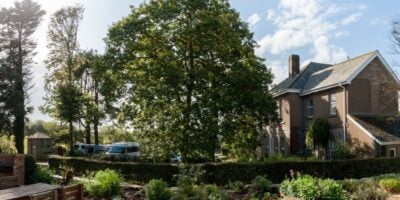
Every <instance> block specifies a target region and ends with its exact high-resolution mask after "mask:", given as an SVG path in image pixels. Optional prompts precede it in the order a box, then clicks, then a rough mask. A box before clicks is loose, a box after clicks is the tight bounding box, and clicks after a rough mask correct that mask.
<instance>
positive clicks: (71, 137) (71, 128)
mask: <svg viewBox="0 0 400 200" xmlns="http://www.w3.org/2000/svg"><path fill="white" fill-rule="evenodd" d="M69 150H70V151H71V152H73V151H74V126H73V125H72V121H71V120H70V121H69Z"/></svg>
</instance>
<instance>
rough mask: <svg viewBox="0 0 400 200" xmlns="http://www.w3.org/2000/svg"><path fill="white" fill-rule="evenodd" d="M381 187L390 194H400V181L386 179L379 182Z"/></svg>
mask: <svg viewBox="0 0 400 200" xmlns="http://www.w3.org/2000/svg"><path fill="white" fill-rule="evenodd" d="M379 186H381V187H382V188H383V189H385V190H386V191H388V192H390V193H400V179H394V178H385V179H382V180H380V181H379Z"/></svg>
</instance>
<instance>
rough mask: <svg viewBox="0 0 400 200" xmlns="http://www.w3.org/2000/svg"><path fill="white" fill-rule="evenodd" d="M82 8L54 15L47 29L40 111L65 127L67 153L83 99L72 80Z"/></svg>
mask: <svg viewBox="0 0 400 200" xmlns="http://www.w3.org/2000/svg"><path fill="white" fill-rule="evenodd" d="M83 12H84V8H83V7H82V6H80V5H77V6H70V7H65V8H62V9H60V10H58V11H57V12H55V13H54V14H53V15H52V16H51V19H50V23H49V27H48V33H47V35H48V41H49V43H48V49H49V54H48V56H47V60H46V64H47V67H48V70H49V72H48V73H47V75H46V82H45V89H46V91H47V95H46V98H45V100H46V104H45V105H44V107H43V110H44V111H45V112H47V113H49V114H50V115H51V116H53V117H56V118H58V119H60V120H62V121H65V122H67V123H68V126H69V135H70V150H71V151H72V150H73V143H74V130H73V128H74V126H73V124H74V122H77V121H78V120H79V118H80V112H81V108H82V104H83V101H84V95H83V93H82V91H81V90H80V88H79V82H78V80H77V78H76V76H75V71H76V70H77V68H78V64H79V62H78V58H79V45H78V40H77V36H78V28H79V24H80V22H81V20H82V17H83Z"/></svg>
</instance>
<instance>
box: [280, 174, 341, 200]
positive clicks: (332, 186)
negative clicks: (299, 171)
mask: <svg viewBox="0 0 400 200" xmlns="http://www.w3.org/2000/svg"><path fill="white" fill-rule="evenodd" d="M280 191H281V192H282V193H283V194H284V195H286V196H289V197H297V198H301V199H306V200H307V199H308V200H313V199H338V200H340V199H346V193H345V191H344V190H343V187H342V185H341V184H340V183H338V182H337V181H335V180H332V179H318V178H313V177H312V176H309V175H304V176H298V177H296V178H294V179H287V180H285V181H283V182H282V183H281V185H280Z"/></svg>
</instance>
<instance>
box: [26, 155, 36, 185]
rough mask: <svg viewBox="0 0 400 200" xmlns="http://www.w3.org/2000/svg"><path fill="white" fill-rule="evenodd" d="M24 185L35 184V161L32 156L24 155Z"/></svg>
mask: <svg viewBox="0 0 400 200" xmlns="http://www.w3.org/2000/svg"><path fill="white" fill-rule="evenodd" d="M24 160H25V162H24V164H25V184H27V185H29V184H33V183H36V182H35V179H34V177H33V176H34V174H35V172H36V169H37V166H36V161H35V158H34V157H33V156H30V155H25V159H24Z"/></svg>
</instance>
